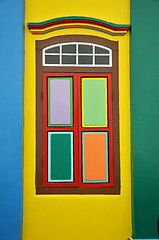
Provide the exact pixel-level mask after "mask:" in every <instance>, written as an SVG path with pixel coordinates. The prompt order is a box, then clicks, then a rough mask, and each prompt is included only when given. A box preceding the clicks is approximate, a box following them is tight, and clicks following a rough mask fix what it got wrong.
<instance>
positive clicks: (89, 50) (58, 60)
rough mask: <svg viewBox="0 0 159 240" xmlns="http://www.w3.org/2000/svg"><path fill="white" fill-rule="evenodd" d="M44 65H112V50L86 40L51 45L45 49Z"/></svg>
mask: <svg viewBox="0 0 159 240" xmlns="http://www.w3.org/2000/svg"><path fill="white" fill-rule="evenodd" d="M43 66H81V67H88V66H89V67H94V66H95V67H112V50H111V49H110V48H107V47H104V46H101V45H98V44H92V43H84V42H69V43H61V44H56V45H51V46H49V47H46V48H44V49H43Z"/></svg>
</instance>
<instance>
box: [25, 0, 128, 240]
mask: <svg viewBox="0 0 159 240" xmlns="http://www.w3.org/2000/svg"><path fill="white" fill-rule="evenodd" d="M25 3H26V6H25V9H26V13H25V14H26V16H25V84H24V103H25V106H24V118H25V126H24V190H23V191H24V198H23V240H50V239H54V240H67V239H69V240H78V239H83V240H86V239H87V240H89V239H90V240H98V239H99V240H124V239H127V238H128V237H129V236H130V235H131V185H130V177H131V175H130V77H129V74H130V71H129V33H127V34H126V35H125V36H122V37H112V36H110V35H107V34H105V33H100V32H97V31H93V30H86V29H83V30H82V29H72V30H71V29H70V30H67V29H65V30H59V31H55V32H52V33H48V34H45V35H41V36H40V35H32V34H31V32H30V31H29V29H28V28H27V23H28V22H38V21H45V20H49V19H52V18H56V17H64V16H71V15H73V16H87V17H94V18H98V19H102V20H105V21H108V22H113V23H117V24H129V20H130V2H129V0H111V1H110V0H98V1H97V0H93V1H90V0H78V1H76V2H75V1H73V0H69V1H65V0H61V1H53V0H45V1H39V0H25ZM64 34H86V35H95V36H99V37H104V38H108V39H110V40H114V41H119V108H120V110H119V111H120V159H121V194H120V195H116V196H111V195H110V196H109V195H36V194H35V167H36V166H35V162H36V161H35V154H36V151H35V150H36V144H35V138H36V136H35V134H36V132H35V96H36V92H35V77H36V71H35V40H36V39H38V40H39V39H45V38H49V37H53V36H57V35H64Z"/></svg>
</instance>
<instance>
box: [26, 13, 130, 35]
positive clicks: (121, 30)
mask: <svg viewBox="0 0 159 240" xmlns="http://www.w3.org/2000/svg"><path fill="white" fill-rule="evenodd" d="M28 27H29V29H30V31H31V33H32V34H45V33H49V32H53V31H57V30H61V29H70V28H82V29H90V30H95V31H99V32H103V33H107V34H109V35H112V36H124V35H125V34H126V33H127V32H128V31H129V29H130V25H125V24H115V23H111V22H106V21H103V20H101V19H97V18H90V17H83V16H82V17H81V16H71V17H62V18H53V19H51V20H47V21H44V22H34V23H28Z"/></svg>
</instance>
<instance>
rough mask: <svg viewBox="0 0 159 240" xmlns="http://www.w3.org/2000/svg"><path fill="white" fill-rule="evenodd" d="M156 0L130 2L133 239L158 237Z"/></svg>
mask: <svg viewBox="0 0 159 240" xmlns="http://www.w3.org/2000/svg"><path fill="white" fill-rule="evenodd" d="M158 26H159V1H155V0H144V1H138V0H133V1H132V127H133V142H132V143H133V144H132V146H133V148H132V149H133V192H134V196H133V197H134V206H133V208H134V211H133V214H134V224H133V237H134V238H135V239H139V238H142V239H153V238H158V226H157V222H158V219H159V30H158Z"/></svg>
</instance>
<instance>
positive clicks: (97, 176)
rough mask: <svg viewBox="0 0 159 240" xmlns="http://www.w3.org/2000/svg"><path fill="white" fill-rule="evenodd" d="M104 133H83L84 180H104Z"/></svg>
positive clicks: (105, 177)
mask: <svg viewBox="0 0 159 240" xmlns="http://www.w3.org/2000/svg"><path fill="white" fill-rule="evenodd" d="M106 179H107V173H106V135H105V134H85V135H84V180H85V181H102V180H103V181H106Z"/></svg>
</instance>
